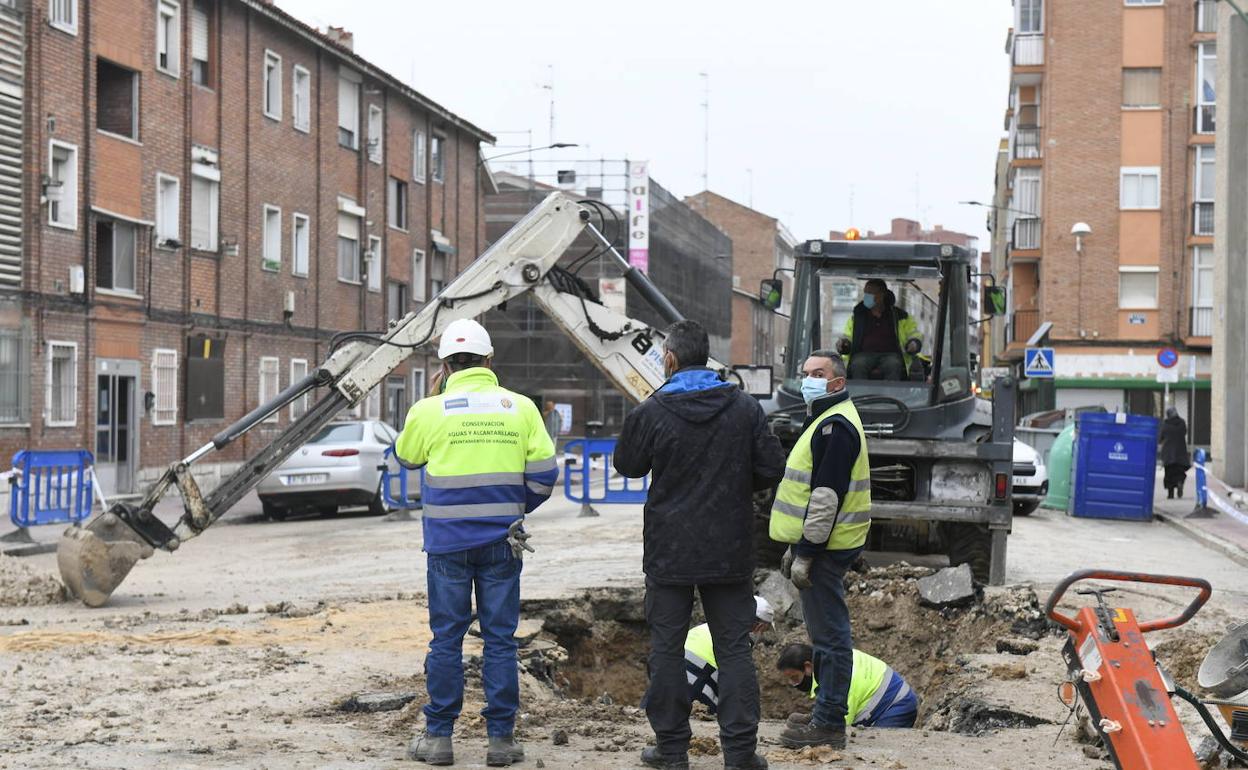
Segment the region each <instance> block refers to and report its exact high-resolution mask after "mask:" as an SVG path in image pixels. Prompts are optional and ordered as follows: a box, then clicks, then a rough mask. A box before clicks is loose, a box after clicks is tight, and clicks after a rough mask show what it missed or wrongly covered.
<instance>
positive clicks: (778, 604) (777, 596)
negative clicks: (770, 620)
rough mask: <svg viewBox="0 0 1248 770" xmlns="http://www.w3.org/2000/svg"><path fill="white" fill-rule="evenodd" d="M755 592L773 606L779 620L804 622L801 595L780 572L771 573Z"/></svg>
mask: <svg viewBox="0 0 1248 770" xmlns="http://www.w3.org/2000/svg"><path fill="white" fill-rule="evenodd" d="M754 590H755V592H756V593H758V595H759V596H761V597H763V598H764V599H766V600H767V603H768V604H770V605H771V606H772V609H774V610H775V612H776V617H777V618H788V619H789V620H792V621H794V622H797V623H800V622H801V621H802V602H801V595H800V594H799V593H798V590H797V587H796V586H794V585H793V582H792V581H791V580H789V579H787V578H786V577H785V576H784V575H782V574H780V572H779V571H778V570H771V571H769V572H768V574H767V577H766V578H765V579H764V580H763V581H762V582H761V583H759V584H758V587H757V588H755V589H754Z"/></svg>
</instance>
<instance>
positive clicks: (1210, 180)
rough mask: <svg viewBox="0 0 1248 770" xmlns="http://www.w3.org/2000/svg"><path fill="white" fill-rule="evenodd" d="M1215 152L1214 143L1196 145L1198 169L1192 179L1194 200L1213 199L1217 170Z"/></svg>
mask: <svg viewBox="0 0 1248 770" xmlns="http://www.w3.org/2000/svg"><path fill="white" fill-rule="evenodd" d="M1214 153H1215V149H1214V147H1213V145H1209V144H1203V145H1199V146H1197V147H1196V170H1195V172H1194V176H1193V180H1192V181H1193V185H1192V187H1193V189H1192V199H1193V200H1198V201H1211V200H1213V184H1214V176H1215V173H1216V170H1217V169H1216V166H1215V165H1214Z"/></svg>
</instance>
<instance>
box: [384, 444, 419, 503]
mask: <svg viewBox="0 0 1248 770" xmlns="http://www.w3.org/2000/svg"><path fill="white" fill-rule="evenodd" d="M392 468H397V470H392ZM412 474H419V478H418V480H417V483H416V485H415V488H414V489H413V488H412V478H411V477H412ZM396 483H397V485H398V491H397V492H396V491H395V485H396ZM424 486H425V469H424V468H421V469H420V470H419V471H412V470H408V469H407V468H404V467H403V466H402V465H400V464H399V462H398V460H395V459H394V447H390V448H389V449H387V450H386V453H385V454H384V455H383V456H382V470H381V497H382V499H383V500H385V501H386V505H388V506H390V507H391V508H397V509H401V510H412V509H414V508H420V507H421V501H420V500H421V490H422V489H424Z"/></svg>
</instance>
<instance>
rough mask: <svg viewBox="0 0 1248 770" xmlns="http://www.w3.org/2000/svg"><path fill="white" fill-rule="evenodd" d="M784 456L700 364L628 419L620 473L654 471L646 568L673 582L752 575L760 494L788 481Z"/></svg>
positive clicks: (751, 403) (753, 412)
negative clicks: (783, 479)
mask: <svg viewBox="0 0 1248 770" xmlns="http://www.w3.org/2000/svg"><path fill="white" fill-rule="evenodd" d="M784 459H785V458H784V449H783V448H782V447H781V446H780V441H779V440H778V439H777V438H776V437H775V435H773V434H772V432H771V429H770V428H769V427H768V425H767V419H766V417H765V416H764V414H763V409H762V407H761V406H759V404H758V401H757V400H755V399H754V398H753V397H751V396H749V395H748V394H746V393H744V392H743V391H741V390H740V389H739V388H737V387H735V386H733V385H731V384H729V383H725V382H722V381H720V380H719V379H718V377H716V375H715V374H714V372H712V371H710V370H709V369H705V368H703V367H689V368H686V369H682V370H680V371H679V372H677V373H676V374H675V375H673V376H672V378H671V379H670V380H669V381H668V382H667V384H665V385H664V386H663V387H662V388H660V389H659V390H658V391H656V392H655V393H654V395H652V396H650V398H648V399H646V401H645V402H644V403H642V404H641V406H639V407H637V408H636V409H634V410H633V411H632V412H631V413H629V415H628V417H627V419H625V420H624V428H623V430H622V431H621V432H620V438H619V442H618V444H617V445H616V448H615V458H614V463H615V469H616V470H617V471H619V472H620V473H621V474H622V475H624V476H628V477H630V478H639V477H641V476H644V475H646V474H647V473H650V474H651V478H650V493H649V495H648V496H647V498H646V506H645V522H644V526H643V536H644V555H643V557H642V569H643V570H644V572H645V573H646V577H648V578H650V579H652V580H655V581H656V582H659V583H664V584H669V585H697V584H700V583H732V582H738V581H742V580H749V579H750V578H751V577H752V576H753V574H754V503H753V499H752V497H753V493H754V492H755V491H756V490H764V489H769V488H771V487H773V486H775V485H776V484H777V483H779V481H780V478H781V477H782V476H783V475H784Z"/></svg>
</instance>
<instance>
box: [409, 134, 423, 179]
mask: <svg viewBox="0 0 1248 770" xmlns="http://www.w3.org/2000/svg"><path fill="white" fill-rule="evenodd" d="M425 165H426V162H425V132H424V131H413V132H412V179H414V180H415V181H417V182H424V181H425Z"/></svg>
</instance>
